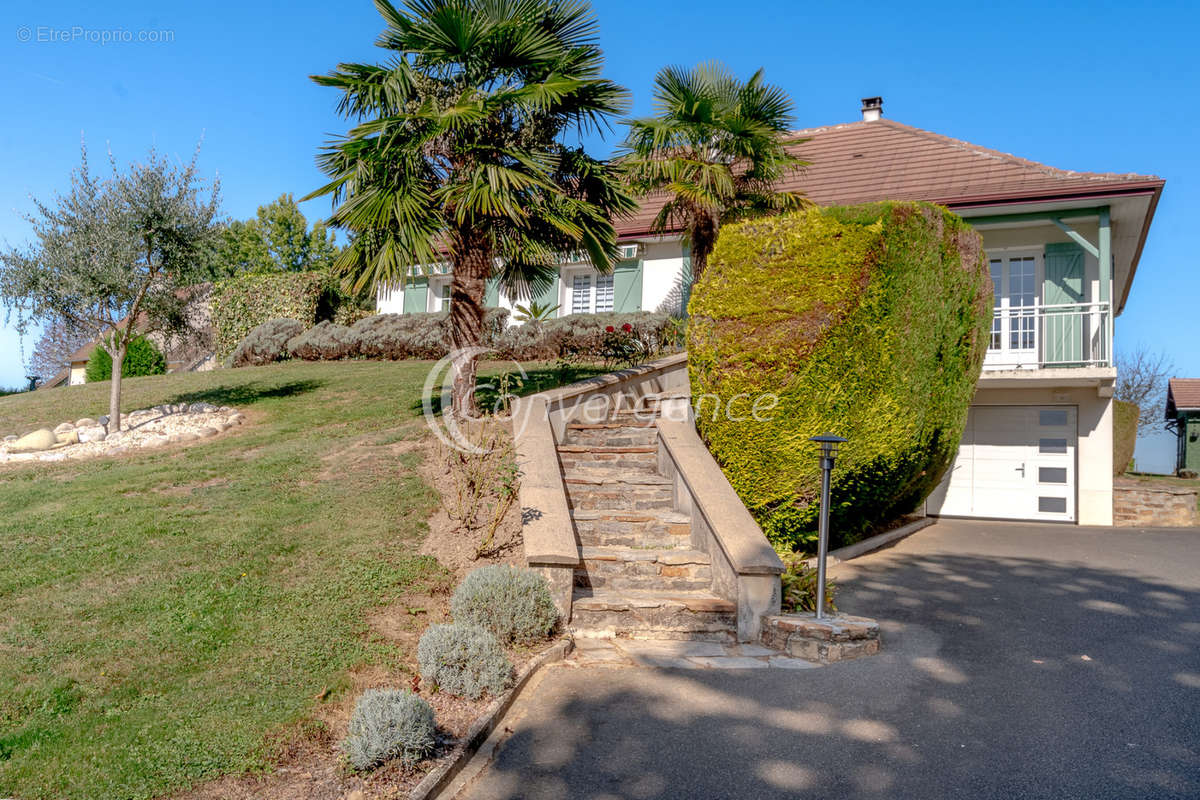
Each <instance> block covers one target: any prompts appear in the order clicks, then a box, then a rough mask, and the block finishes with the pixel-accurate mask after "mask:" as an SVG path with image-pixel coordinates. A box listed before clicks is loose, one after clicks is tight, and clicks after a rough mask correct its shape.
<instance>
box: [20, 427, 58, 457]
mask: <svg viewBox="0 0 1200 800" xmlns="http://www.w3.org/2000/svg"><path fill="white" fill-rule="evenodd" d="M57 444H58V436H57V435H56V434H55V433H54V431H52V430H50V429H49V428H40V429H38V430H36V431H34V432H33V433H27V434H25V435H24V436H22V437H21V438H19V439H17V440H16V441H15V442H13V443H12V445H11V446H10V449H11V450H12V451H13V452H14V453H37V452H40V451H42V450H49V449H50V448H52V447H54V446H55V445H57Z"/></svg>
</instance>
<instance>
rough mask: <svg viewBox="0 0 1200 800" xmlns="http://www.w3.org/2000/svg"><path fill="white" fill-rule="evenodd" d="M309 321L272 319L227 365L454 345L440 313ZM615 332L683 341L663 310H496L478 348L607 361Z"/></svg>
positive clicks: (434, 350) (647, 341)
mask: <svg viewBox="0 0 1200 800" xmlns="http://www.w3.org/2000/svg"><path fill="white" fill-rule="evenodd" d="M306 327H307V326H304V325H302V324H301V321H299V320H296V319H295V318H292V319H276V320H269V321H268V322H266V323H263V324H262V325H259V326H257V327H256V328H254V329H253V330H252V331H251V332H250V333H249V334H248V335H247V336H246V337H245V338H244V339H243V340H242V342H241V343H240V344H238V345H237V347H236V348H234V353H233V356H232V357H231V358H230V359H229V363H230V364H231V366H235V367H244V366H256V365H260V364H267V363H270V362H272V361H278V360H280V359H284V358H298V359H303V360H306V361H336V360H339V359H345V358H370V359H382V360H402V359H409V358H419V359H438V358H442V357H444V356H445V355H446V354H447V353H449V352H450V350H451V347H452V344H451V331H450V318H449V315H448V314H447V313H445V312H438V313H418V314H373V315H371V316H369V317H366V318H364V319H360V320H359V321H358V322H356V323H354V324H353V325H351V326H346V325H341V324H338V323H337V322H329V321H326V322H321V323H319V324H317V325H315V326H312V327H307V329H305V328H306ZM609 328H612V329H613V330H612V331H609V330H608V329H609ZM626 328H627V329H626ZM618 331H619V332H620V337H621V340H622V341H621V343H622V344H624V345H626V346H630V351H631V352H633V353H641V354H645V355H647V356H652V355H653V354H655V353H657V352H660V351H662V350H664V349H671V348H672V347H677V346H678V344H679V339H680V334H679V328H678V323H677V321H676V320H674V319H672V318H671V317H670V316H668V315H666V314H652V313H647V312H635V313H627V314H617V313H612V314H574V315H571V316H566V317H562V318H559V319H553V320H548V321H545V322H540V323H532V322H530V323H526V324H524V325H518V326H513V327H508V311H507V310H505V309H502V308H493V309H488V311H487V314H486V316H485V318H484V340H483V346H484V347H488V348H491V350H492V351H493V352H492V357H495V358H506V359H513V360H518V361H546V360H554V359H559V358H588V359H607V358H611V357H612V352H611V351H612V349H613V341H612V340H613V334H614V333H615V332H618Z"/></svg>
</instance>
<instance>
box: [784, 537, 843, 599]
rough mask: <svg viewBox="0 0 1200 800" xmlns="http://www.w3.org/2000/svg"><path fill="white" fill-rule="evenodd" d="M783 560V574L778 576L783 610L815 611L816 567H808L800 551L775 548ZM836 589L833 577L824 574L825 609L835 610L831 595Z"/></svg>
mask: <svg viewBox="0 0 1200 800" xmlns="http://www.w3.org/2000/svg"><path fill="white" fill-rule="evenodd" d="M776 552H777V553H779V558H780V559H781V560H782V561H783V567H784V570H783V574H782V575H780V576H779V581H780V584H781V589H782V590H783V592H782V598H781V602H780V605H781V607H782V608H783V610H784V611H816V610H817V568H816V567H810V566H809V565H808V562H807V561H806V559H805V558H804V556H803V555H801V554H800V553H795V552H791V551H788V550H786V549H779V548H777V549H776ZM836 591H837V587H836V586H835V585H834V582H833V579H832V578H830V577H829V576H828V575H826V576H825V610H826V611H837V606H835V605H834V604H833V595H834V593H835V592H836Z"/></svg>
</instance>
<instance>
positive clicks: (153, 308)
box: [0, 149, 219, 433]
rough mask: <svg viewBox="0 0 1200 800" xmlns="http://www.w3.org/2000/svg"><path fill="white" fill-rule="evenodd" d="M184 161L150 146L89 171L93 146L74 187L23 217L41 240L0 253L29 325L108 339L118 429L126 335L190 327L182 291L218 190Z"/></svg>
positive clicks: (113, 424) (7, 292) (198, 258)
mask: <svg viewBox="0 0 1200 800" xmlns="http://www.w3.org/2000/svg"><path fill="white" fill-rule="evenodd" d="M198 155H199V151H197V152H196V154H194V155H193V157H192V160H191V161H190V162H189V163H188V164H186V165H185V166H183V167H182V168H180V167H176V166H174V165H172V164H171V163H170V162H169V161H168V160H167V159H166V158H164V157H162V156H159V155H158V154H157V153H156V152H154V151H153V150H152V151H151V152H150V155H149V157H148V158H147V159H146V161H145V162H144V163H140V164H139V163H135V164H131V165H130V166H129V167H128V169H127V170H126V171H124V172H121V171H119V170H118V168H117V165H116V162H115V161H114V160H112V158H111V157H110V162H111V164H112V176H111V177H109V178H108V179H105V180H98V179H96V178H94V177H93V175H92V173H91V171H90V170H89V169H88V161H87V151H86V149H85V150H84V152H83V158H82V163H81V165H80V167H79V168H78V169H77V170H75V171H74V173H72V175H71V188H70V190H69V191H68V192H67V193H66V194H64V195H59V196H58V197H57V198H56V199H55V202H54V203H53V204H52V205H51V204H46V203H42V202H39V201H34V202H35V206H36V213H35V214H31V215H29V217H28V218H27V219H28V221H29V223H30V224H31V225H32V226H33V235H34V239H35V243H34V244H33V245H32V246H31V247H29V248H28V249H26V250H19V249H10V250H7V251H4V252H0V303H2V304H3V305H4V306H5V308H6V309H7V310H8V314H9V316H10V317H11V315H12V314H13V313H14V312H15V313H16V314H17V327H18V330H21V331H24V330H25V329H26V327H27V326H28V324H29V323H30V322H45V321H51V320H62V321H64V322H65V323H67V324H69V325H71V326H73V327H76V328H78V329H80V330H87V331H89V332H91V333H92V334H93V335H94V336H95V337H97V338H99V337H101V336H108V337H111V339H110V341H111V342H112V351H111V354H112V373H113V380H112V390H111V393H110V395H109V423H108V430H109V432H110V433H112V432H116V431H119V430H120V429H121V413H120V412H121V368H122V363H123V361H124V359H125V356H126V353H127V352H128V349H129V342H130V340H131V339H132V338H133V337H134V336H136V335H138V334H143V335H144V334H145V333H148V332H150V331H155V330H157V331H163V332H172V331H179V330H181V329H183V328H185V327H186V326H187V324H188V317H187V315H186V313H185V307H186V295H185V293H184V292H183V291H182V290H183V289H185V288H186V287H188V286H190V285H191V284H192V283H193V282H194V280H195V278H196V277H197V275H196V272H197V271H198V270H199V269H201V267H202V264H203V259H202V251H203V250H204V248H205V247H206V246H207V244H208V240H209V238H210V237H211V236H212V234H213V231H214V228H213V219H214V217H215V216H216V212H217V203H218V195H219V189H218V187H217V186H216V185H214V186H213V187H212V190H211V193H210V194H209V196H208V197H207V198H205V197H202V196H201V195H202V193H203V186H202V185H201V181H200V180H199V178H198V177H197V175H196V158H197V156H198Z"/></svg>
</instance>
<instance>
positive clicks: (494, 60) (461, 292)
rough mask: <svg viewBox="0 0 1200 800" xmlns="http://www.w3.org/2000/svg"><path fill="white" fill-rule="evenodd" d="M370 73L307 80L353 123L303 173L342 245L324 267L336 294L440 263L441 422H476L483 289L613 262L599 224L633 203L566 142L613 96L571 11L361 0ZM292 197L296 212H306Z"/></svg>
mask: <svg viewBox="0 0 1200 800" xmlns="http://www.w3.org/2000/svg"><path fill="white" fill-rule="evenodd" d="M375 7H376V8H377V9H378V11H379V13H380V14H381V15H382V16H383V18H384V21H385V24H386V26H385V28H384V30H383V32H382V33H381V34H380V36H379V39H378V41H377V44H378V45H379V46H380V47H383V48H384V49H386V50H389V51H391V53H392V55H391V57H390V58H389V59H388V60H387V61H386V62H385V63H383V64H380V65H366V64H341V65H339V66H338V68H337V69H336V70H334V71H333V72H331V73H329V74H327V75H319V76H317V75H315V76H313V80H314V81H316V82H317V83H318V84H320V85H322V86H329V87H332V88H335V89H337V90H339V91H340V92H341V93H342V95H341V99H340V101H339V104H338V110H339V113H341V114H343V115H344V116H345V117H347V118H349V119H352V120H354V121H356V123H357V124H356V125H355V126H354V127H353V128H352V129H351V130H350V131H349V133H347V134H346V135H345V136H344V137H341V138H339V139H337V140H335V141H334V142H332V143H331V144H329V145H328V146H326V147H325V148H324V149H323V151H322V153H321V155H320V156H319V157H318V163H319V164H320V166H321V168H322V169H323V171H324V172H325V173H326V174H327V175H328V176H329V178H330V182H329V183H328V184H326V185H325V186H323V187H321V188H320V189H317V190H316V191H315V192H313V193H312V194H311V195H309V197H316V196H320V195H330V196H332V199H333V202H334V205H335V209H334V212H333V214H332V216H331V217H330V222H331V223H332V224H333V225H336V226H339V227H341V228H344V229H347V230H348V231H350V232H352V233H353V234H354V238H353V241H352V243H351V244H350V245H349V247H347V248H346V250H345V251H344V252H343V253H342V254H341V255H340V256H339V258H338V259H337V261H336V262H335V265H334V268H335V270H336V271H337V272H338V273H340V275H341V276H342V277H343V279H344V280H345V282H346V284H347V285H348V287H349V288H352V289H353V290H362V289H364V288H368V287H374V286H377V285H379V284H381V283H393V282H403V281H405V280H407V279H408V278H409V277H410V275H411V273H412V270H413V269H414V268H419V269H423V268H427V267H428V266H429V265H432V264H435V263H441V262H449V263H450V265H451V266H452V269H453V277H452V279H451V284H450V301H451V302H450V318H451V327H452V340H453V344H454V348H455V356H454V360H453V367H452V368H453V375H454V383H453V388H452V411H453V412H454V413H456V414H460V415H469V414H473V413H474V410H475V402H474V397H473V393H474V387H475V369H476V360H477V358H478V356H477V355H476V353H477V352H478V348H479V346H480V343H481V340H482V334H483V315H484V290H485V286H486V283H487V281H488V280H489V279H491V278H497V279H499V280H500V281H501V282H502V283H503V284H504V285H505V286H506V287H508V288H509V290H510V292H511V293H512V294H514V295H515V296H518V297H523V298H532V297H533V296H536V295H537V294H538V293H539V292H541V291H542V290H544V289H545V288H546V287H548V286H549V285H550V282H551V281H552V280H553V278H554V276H555V274H556V273H557V270H558V264H559V260H560V257H561V255H562V254H564V253H567V252H572V251H580V250H582V251H584V252H586V253H587V255H588V257H589V258H590V260H591V262H592V264H593V265H594V266H595V267H596V268H597V269H599V270H602V271H604V270H608V269H610V268H611V267H612V266H613V265H614V264H615V263H616V261H617V260H619V253H618V250H617V246H616V235H615V233H614V230H613V225H612V222H611V219H612V217H613V216H616V215H621V214H626V213H629V212H630V211H632V210H633V208H634V207H635V203H634V200H633V199H632V197H631V196H630V195H629V194H628V193H627V191H626V190H625V188H624V187H623V185H622V184H621V182H620V180H619V178H618V176H617V175H616V174H615V173H614V172H612V171H611V170H610V169H609V168H608V167H607V166H606V165H605V164H603V163H602V162H600V161H597V160H596V159H593V158H591V157H590V156H588V155H587V153H585V152H584V151H583V149H582V148H578V147H570V146H568V145H566V144H565V143H564V140H565V137H566V135H567V134H569V133H573V132H580V133H582V132H587V131H591V130H595V129H599V128H603V127H606V126H607V125H608V124H609V123H608V120H609V118H610V117H611V116H612V115H614V114H619V113H621V112H622V111H623V110H624V109H625V108H626V107H627V102H628V100H627V98H628V93H627V92H626V91H625V90H624V89H623V88H621V87H620V86H617V85H616V84H614V83H612V82H611V81H608V80H605V79H603V78H601V77H600V68H601V64H602V60H603V59H602V55H601V51H600V48H599V47H598V46H597V44H596V22H595V18H594V16H593V14H592V10H591V7H590V5H589V4H588V3H587V2H586V0H409V1H408V2H407V4H406V5H405V6H404V7H403V10H401V9H398V8H396V7H395V6H393V5H392V4H391V3H389V2H388V1H387V0H375ZM306 199H307V198H306Z"/></svg>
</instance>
